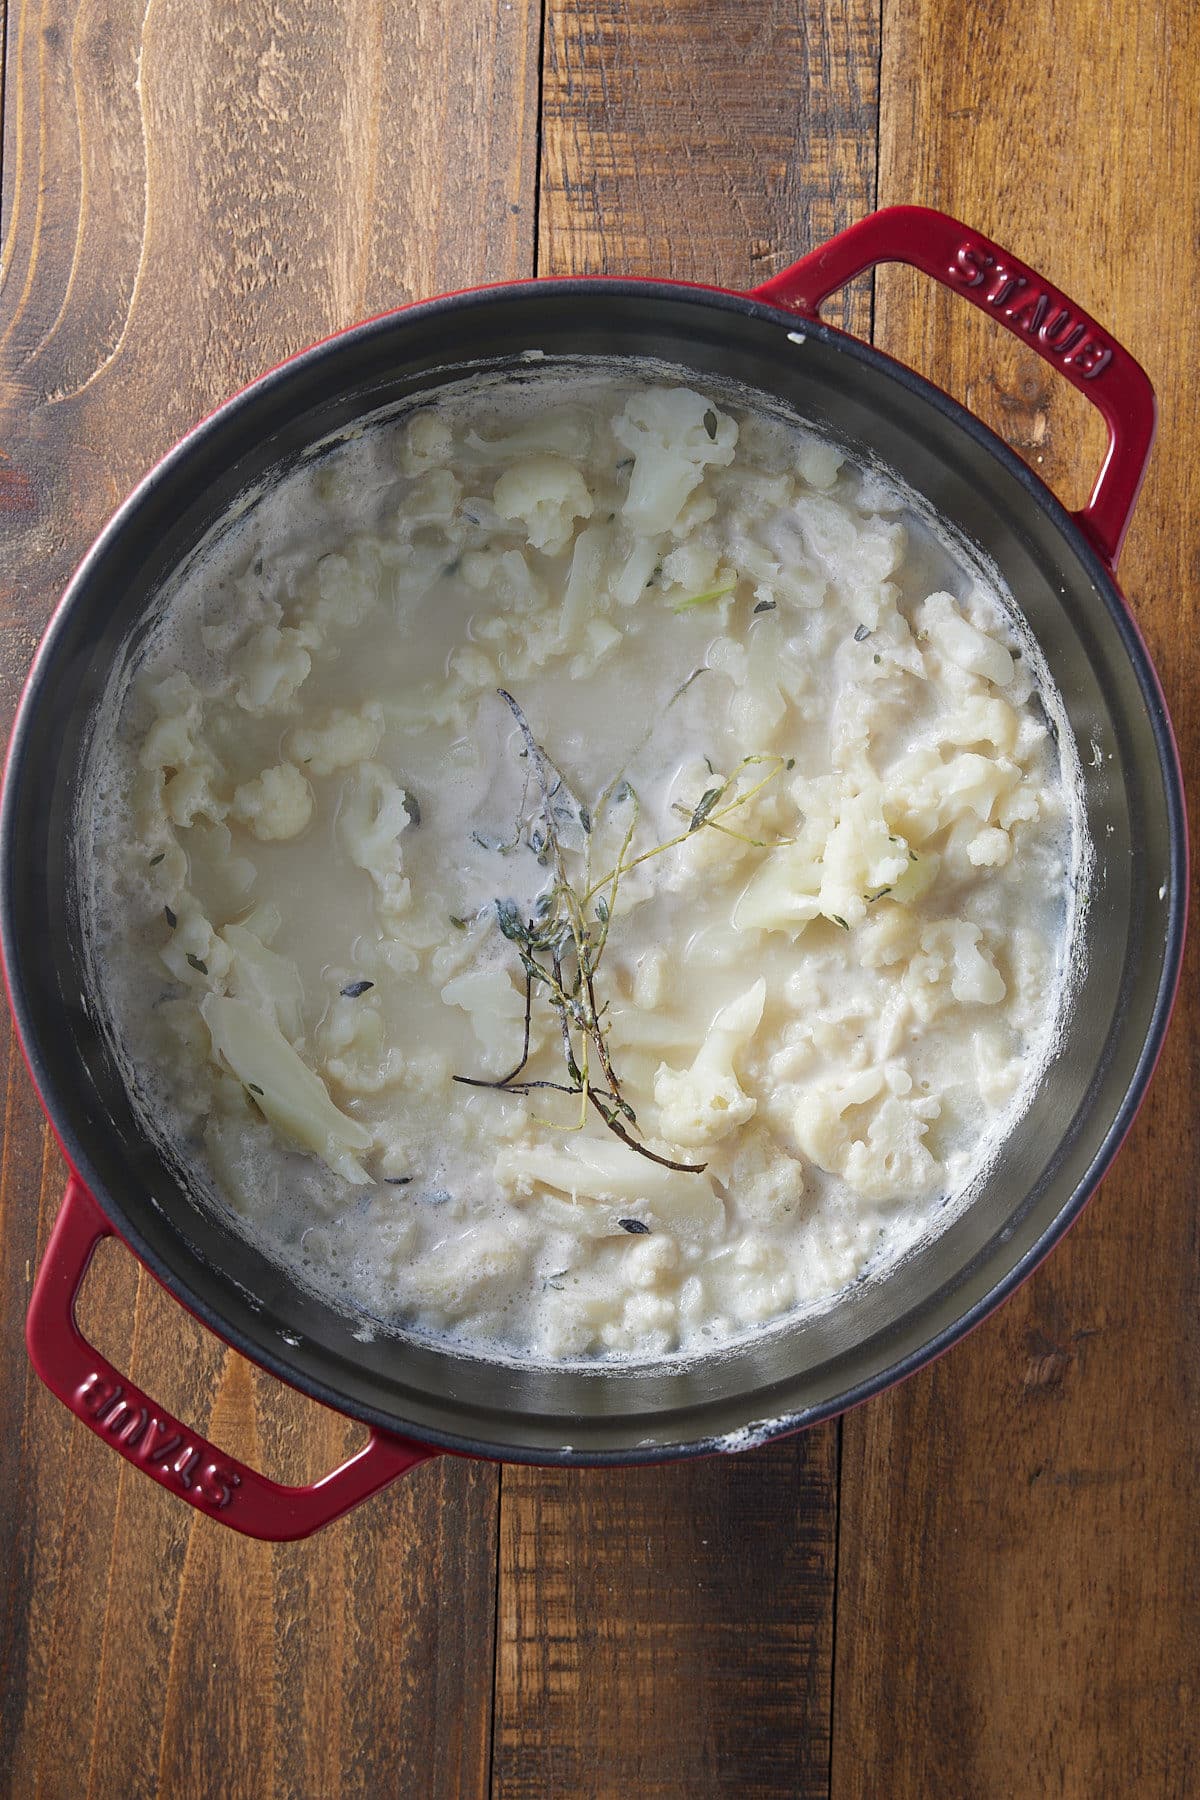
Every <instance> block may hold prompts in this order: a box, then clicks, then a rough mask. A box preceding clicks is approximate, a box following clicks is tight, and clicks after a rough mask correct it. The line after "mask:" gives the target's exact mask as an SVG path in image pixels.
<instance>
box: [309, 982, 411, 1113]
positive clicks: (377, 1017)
mask: <svg viewBox="0 0 1200 1800" xmlns="http://www.w3.org/2000/svg"><path fill="white" fill-rule="evenodd" d="M317 1048H318V1050H319V1051H320V1054H321V1058H322V1061H323V1063H324V1068H325V1073H326V1075H327V1076H328V1077H329V1079H330V1080H331V1081H333V1082H335V1083H336V1084H337V1085H338V1086H339V1087H341V1088H344V1089H345V1090H346V1091H347V1092H348V1093H352V1094H378V1093H382V1091H383V1089H384V1088H386V1087H390V1086H391V1085H392V1083H393V1082H396V1081H398V1080H400V1078H401V1076H402V1075H403V1074H404V1060H403V1058H402V1056H401V1054H400V1052H399V1050H397V1049H396V1048H395V1047H394V1046H393V1047H391V1048H389V1047H388V1045H387V1032H386V1027H385V1025H384V1020H383V1013H382V1011H381V1010H380V1008H379V1007H378V1006H377V1005H376V1004H374V997H373V996H372V997H371V998H367V997H366V996H364V995H361V994H353V993H352V992H351V993H349V994H347V993H343V994H341V995H339V997H338V999H336V1000H335V1001H334V1002H333V1005H332V1006H331V1007H330V1008H329V1011H328V1012H327V1013H326V1015H325V1018H324V1021H323V1022H322V1025H321V1029H320V1031H319V1032H318V1034H317Z"/></svg>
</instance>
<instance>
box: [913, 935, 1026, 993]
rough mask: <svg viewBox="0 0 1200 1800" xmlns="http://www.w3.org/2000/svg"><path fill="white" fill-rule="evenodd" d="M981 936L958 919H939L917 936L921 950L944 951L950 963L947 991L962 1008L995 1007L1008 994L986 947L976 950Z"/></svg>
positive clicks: (978, 947) (1002, 978)
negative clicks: (976, 1003)
mask: <svg viewBox="0 0 1200 1800" xmlns="http://www.w3.org/2000/svg"><path fill="white" fill-rule="evenodd" d="M982 937H983V933H982V931H981V930H980V929H979V927H978V925H968V924H967V923H966V922H965V921H964V920H962V919H943V920H941V921H940V922H939V923H938V924H936V925H928V926H926V928H925V930H924V931H923V932H922V933H921V948H922V949H923V950H938V951H942V952H947V951H948V953H949V955H950V958H951V960H952V963H953V973H952V975H951V979H950V992H951V993H952V994H953V995H954V998H955V999H956V1000H959V1001H961V1002H962V1003H963V1004H964V1005H969V1004H970V1003H971V1002H972V1001H978V1002H979V1004H980V1005H981V1006H995V1005H997V1004H998V1002H999V1001H1001V1000H1003V998H1004V996H1005V994H1006V993H1007V992H1008V990H1007V988H1006V987H1005V985H1004V977H1003V976H1002V975H1001V973H1000V971H999V970H998V969H997V967H996V965H995V963H994V962H993V961H992V958H991V953H990V951H989V950H988V949H987V947H986V945H985V946H983V947H982V948H981V947H980V943H981V939H982Z"/></svg>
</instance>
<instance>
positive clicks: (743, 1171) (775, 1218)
mask: <svg viewBox="0 0 1200 1800" xmlns="http://www.w3.org/2000/svg"><path fill="white" fill-rule="evenodd" d="M724 1179H725V1180H726V1183H727V1185H728V1188H729V1192H730V1195H731V1196H732V1198H733V1201H734V1204H735V1205H736V1207H737V1211H738V1215H739V1217H740V1218H743V1219H748V1220H749V1221H750V1222H751V1223H752V1224H755V1225H774V1224H777V1223H778V1222H779V1220H781V1219H783V1218H786V1217H787V1216H788V1215H789V1214H794V1213H795V1212H796V1210H797V1208H798V1207H799V1205H800V1202H801V1200H802V1199H803V1198H804V1169H803V1167H802V1165H801V1164H800V1163H798V1162H797V1161H796V1158H795V1157H794V1156H789V1155H788V1154H787V1152H786V1150H781V1149H780V1148H779V1146H778V1144H776V1143H775V1142H774V1141H773V1139H772V1138H770V1137H769V1136H766V1135H764V1134H763V1133H762V1132H761V1131H756V1134H755V1135H754V1136H753V1137H751V1138H750V1139H749V1140H748V1141H747V1142H746V1143H742V1144H739V1145H738V1147H737V1149H736V1150H735V1151H734V1154H733V1157H732V1159H731V1160H730V1162H729V1165H728V1174H727V1176H726V1177H724Z"/></svg>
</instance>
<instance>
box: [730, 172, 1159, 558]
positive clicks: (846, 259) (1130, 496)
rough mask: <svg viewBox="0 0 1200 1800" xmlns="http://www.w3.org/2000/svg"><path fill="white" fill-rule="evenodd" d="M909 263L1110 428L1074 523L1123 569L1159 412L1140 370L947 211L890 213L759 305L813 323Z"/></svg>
mask: <svg viewBox="0 0 1200 1800" xmlns="http://www.w3.org/2000/svg"><path fill="white" fill-rule="evenodd" d="M881 262H903V263H909V264H911V266H912V267H913V268H914V269H920V270H921V271H922V273H923V274H926V275H930V276H932V277H933V279H934V280H935V281H940V282H941V283H942V285H943V287H947V288H950V289H951V290H952V291H953V292H955V293H960V294H962V295H964V296H965V298H966V299H968V300H970V301H971V302H972V304H973V305H975V306H978V307H979V309H980V310H981V311H982V312H985V313H988V314H990V315H991V317H993V318H996V319H999V321H1000V323H1001V324H1002V325H1004V326H1006V327H1007V328H1008V330H1009V331H1011V332H1012V333H1013V335H1014V337H1018V338H1021V339H1022V340H1023V341H1024V342H1025V343H1028V344H1031V345H1032V346H1033V348H1034V349H1035V350H1036V351H1037V352H1038V355H1039V356H1042V357H1044V358H1045V360H1046V361H1047V362H1048V363H1049V364H1050V365H1051V367H1052V368H1056V369H1060V370H1061V371H1062V373H1063V374H1064V375H1065V376H1066V377H1067V380H1068V381H1070V382H1071V383H1072V385H1073V386H1075V387H1077V388H1078V389H1079V391H1080V393H1082V394H1086V395H1087V398H1088V399H1089V400H1090V401H1091V402H1092V404H1093V405H1094V406H1096V407H1097V408H1098V409H1099V411H1100V412H1101V414H1102V415H1103V417H1104V422H1105V424H1106V425H1107V426H1108V451H1107V454H1106V455H1105V458H1104V464H1103V467H1102V468H1101V470H1100V473H1099V475H1098V476H1097V478H1096V485H1095V487H1094V488H1093V489H1092V497H1091V499H1090V500H1089V501H1088V503H1087V505H1086V506H1085V507H1084V508H1083V510H1082V512H1077V513H1076V514H1075V518H1076V521H1077V522H1078V524H1079V526H1080V527H1081V529H1082V530H1083V532H1084V533H1085V534H1086V536H1087V537H1088V539H1089V540H1090V541H1091V543H1092V544H1093V545H1094V546H1095V548H1096V550H1097V551H1098V552H1099V554H1100V555H1101V557H1103V559H1104V561H1105V562H1106V563H1107V564H1108V566H1109V568H1110V569H1115V568H1116V565H1117V558H1118V556H1119V555H1120V554H1121V544H1122V542H1123V541H1124V537H1125V532H1126V529H1127V527H1128V525H1129V518H1130V514H1131V513H1132V512H1133V507H1134V503H1135V501H1136V500H1137V497H1138V491H1139V489H1140V488H1141V485H1142V479H1143V477H1144V475H1145V473H1146V464H1147V462H1148V460H1149V457H1150V448H1151V445H1152V444H1153V442H1154V430H1155V422H1156V418H1157V409H1156V406H1155V401H1154V389H1153V388H1152V387H1151V385H1150V380H1149V377H1148V376H1147V374H1146V371H1145V370H1144V369H1143V368H1142V367H1141V365H1140V364H1139V363H1137V362H1135V361H1134V359H1133V357H1132V356H1130V354H1129V352H1128V351H1127V350H1123V349H1122V348H1121V346H1120V344H1118V343H1117V342H1116V340H1115V338H1113V337H1112V336H1111V335H1110V334H1109V333H1108V332H1106V331H1103V330H1101V328H1100V326H1099V325H1097V324H1096V321H1095V320H1094V319H1093V318H1091V317H1090V316H1089V314H1087V313H1085V312H1084V310H1083V308H1082V307H1081V306H1076V304H1075V302H1074V301H1073V300H1069V299H1068V298H1067V296H1066V295H1065V294H1063V293H1061V292H1060V291H1059V289H1058V288H1056V287H1052V286H1051V284H1050V283H1049V282H1048V281H1046V280H1045V279H1044V277H1043V276H1041V275H1039V274H1037V273H1036V271H1035V270H1033V269H1031V268H1029V267H1028V265H1027V264H1025V263H1023V262H1019V261H1018V260H1017V258H1016V257H1015V256H1010V255H1009V253H1008V251H1007V250H1003V249H1001V247H1000V245H999V244H994V243H992V241H991V239H990V238H985V237H982V236H981V235H980V233H979V232H977V231H972V230H970V229H969V227H967V226H966V225H963V224H960V223H959V221H958V220H957V219H953V218H951V217H950V215H949V214H948V213H942V212H935V211H934V210H933V209H932V208H931V207H927V206H888V207H884V208H883V209H882V210H881V211H880V212H877V213H871V214H870V215H869V216H868V217H867V218H865V219H860V220H859V221H858V223H857V224H856V225H851V226H850V228H849V230H847V231H842V232H839V234H838V236H837V237H835V238H831V239H830V241H829V242H828V243H827V244H825V245H823V246H822V248H821V249H819V250H813V251H812V252H811V253H810V254H809V255H808V256H805V257H802V258H801V260H800V261H799V262H798V263H793V265H792V267H791V268H790V269H784V271H783V272H782V274H780V275H775V276H773V277H772V278H771V280H770V281H767V282H764V284H763V285H762V287H759V288H755V290H754V298H755V299H756V300H765V301H767V302H768V303H769V304H771V305H773V306H785V307H787V308H788V309H789V310H790V311H792V312H798V313H803V314H804V315H805V316H806V317H807V318H810V319H815V318H817V316H818V311H819V308H820V306H821V304H822V302H823V301H825V300H827V299H828V298H829V296H830V294H833V293H835V292H836V291H837V289H838V288H840V287H844V286H845V284H846V283H847V282H848V281H852V280H853V279H854V277H855V276H856V275H861V274H863V272H864V271H865V270H867V269H870V268H872V267H873V266H874V265H875V264H876V263H881Z"/></svg>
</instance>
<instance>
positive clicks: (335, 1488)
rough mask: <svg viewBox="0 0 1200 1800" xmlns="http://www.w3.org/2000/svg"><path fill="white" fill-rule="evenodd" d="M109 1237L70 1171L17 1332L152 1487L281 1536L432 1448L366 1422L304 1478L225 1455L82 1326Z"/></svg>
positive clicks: (316, 1525)
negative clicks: (274, 1476)
mask: <svg viewBox="0 0 1200 1800" xmlns="http://www.w3.org/2000/svg"><path fill="white" fill-rule="evenodd" d="M113 1236H115V1233H114V1231H113V1228H112V1226H111V1225H110V1224H109V1222H108V1220H107V1219H106V1218H105V1216H104V1214H103V1213H102V1212H101V1210H100V1208H99V1207H98V1206H97V1204H96V1202H95V1201H94V1200H93V1199H92V1196H91V1194H90V1193H89V1192H88V1190H87V1188H86V1187H85V1186H84V1185H83V1183H82V1181H80V1179H79V1177H78V1176H77V1175H72V1177H71V1179H70V1181H69V1182H68V1183H67V1191H66V1194H65V1195H64V1196H63V1203H62V1207H61V1209H60V1211H59V1215H58V1218H57V1219H56V1221H55V1224H54V1229H53V1231H52V1232H51V1234H50V1242H49V1243H48V1244H47V1246H46V1254H45V1257H44V1258H43V1260H42V1266H41V1268H40V1269H39V1270H38V1275H37V1280H36V1282H35V1283H34V1288H33V1299H32V1301H31V1302H30V1307H29V1316H28V1319H27V1320H26V1325H25V1341H26V1343H27V1344H28V1346H29V1355H30V1358H31V1360H32V1362H33V1366H34V1368H35V1369H36V1370H37V1372H38V1374H39V1375H40V1376H41V1378H42V1380H43V1381H44V1382H45V1383H46V1386H47V1387H48V1388H49V1389H50V1390H51V1392H53V1393H55V1394H57V1395H58V1397H59V1399H60V1400H61V1401H62V1402H63V1404H64V1405H66V1406H69V1407H70V1409H71V1411H72V1412H73V1413H74V1414H75V1416H76V1418H79V1419H82V1420H83V1422H84V1424H85V1425H87V1426H90V1428H91V1429H92V1430H93V1431H94V1432H95V1433H96V1436H97V1437H99V1438H102V1439H103V1440H104V1442H105V1443H107V1444H111V1446H112V1447H113V1449H114V1450H118V1451H120V1453H121V1455H122V1456H123V1457H124V1458H125V1460H126V1462H129V1463H132V1464H133V1466H134V1468H136V1469H141V1470H142V1471H143V1473H144V1474H146V1475H150V1476H152V1477H153V1479H154V1480H155V1481H157V1482H158V1483H159V1484H160V1486H162V1487H165V1488H169V1489H170V1491H171V1492H172V1493H174V1494H178V1495H179V1497H180V1498H181V1499H183V1500H188V1501H190V1502H191V1504H192V1505H193V1506H194V1507H196V1508H197V1509H198V1510H199V1511H200V1512H203V1513H207V1514H208V1516H209V1517H210V1518H213V1519H216V1520H218V1521H219V1522H220V1523H221V1524H222V1525H230V1526H232V1527H233V1529H234V1530H235V1531H241V1532H244V1533H245V1534H246V1536H247V1537H256V1538H268V1539H271V1540H272V1541H275V1542H280V1541H284V1540H287V1539H291V1538H303V1537H308V1536H309V1534H310V1533H311V1532H314V1531H318V1530H320V1528H321V1526H322V1525H328V1524H329V1523H330V1521H331V1520H333V1519H337V1518H340V1517H341V1515H342V1514H343V1513H345V1512H349V1510H350V1508H351V1507H352V1506H357V1505H358V1503H359V1501H360V1500H366V1499H368V1498H369V1497H370V1495H372V1494H374V1493H377V1492H378V1491H379V1489H380V1488H382V1487H386V1486H387V1484H388V1482H390V1481H394V1480H395V1479H396V1477H397V1476H398V1475H403V1473H404V1471H405V1470H406V1469H411V1468H412V1467H413V1466H414V1464H416V1463H419V1462H424V1461H425V1460H426V1458H427V1457H430V1456H434V1455H436V1454H437V1452H436V1451H434V1450H431V1449H430V1448H428V1446H426V1445H424V1444H414V1443H410V1442H409V1441H408V1440H407V1439H405V1438H399V1437H391V1436H390V1435H389V1434H388V1433H386V1432H383V1431H373V1432H372V1433H371V1436H370V1438H369V1440H368V1441H367V1443H366V1444H365V1445H364V1446H363V1448H362V1449H361V1450H360V1451H358V1453H357V1454H356V1455H355V1456H352V1457H350V1458H349V1459H348V1461H346V1462H344V1463H342V1464H341V1466H340V1467H339V1468H336V1469H334V1470H333V1472H332V1473H331V1474H329V1475H326V1476H324V1478H323V1479H322V1480H320V1481H317V1482H313V1483H312V1485H311V1486H306V1487H288V1486H286V1485H284V1484H283V1483H281V1482H278V1481H272V1480H270V1479H269V1477H268V1476H266V1475H261V1474H260V1473H259V1472H258V1471H257V1470H256V1469H251V1468H249V1467H248V1466H247V1464H245V1463H243V1462H239V1461H238V1459H237V1458H236V1457H233V1456H227V1455H225V1454H224V1452H223V1451H221V1450H218V1449H217V1448H216V1447H215V1445H213V1444H210V1443H209V1442H208V1441H207V1439H205V1438H203V1437H201V1436H199V1434H198V1433H197V1432H195V1431H192V1430H190V1429H189V1428H188V1427H187V1426H186V1425H184V1424H181V1422H180V1421H179V1420H178V1419H176V1418H173V1417H172V1415H171V1414H170V1413H169V1412H167V1411H165V1409H164V1408H163V1407H161V1406H159V1405H157V1403H156V1402H155V1401H153V1400H151V1399H150V1398H149V1396H148V1395H146V1394H143V1393H142V1392H141V1390H140V1389H139V1388H136V1387H135V1386H134V1385H133V1383H132V1382H131V1381H130V1380H128V1378H127V1377H126V1376H124V1375H122V1374H120V1373H119V1372H118V1370H116V1369H115V1368H114V1367H113V1365H112V1364H111V1363H110V1362H109V1361H108V1360H107V1358H106V1357H104V1356H101V1354H100V1352H99V1351H98V1350H95V1349H94V1348H93V1347H92V1345H91V1344H89V1343H88V1341H87V1339H86V1338H85V1337H84V1335H83V1333H82V1332H81V1331H80V1329H79V1324H78V1321H77V1320H76V1317H75V1303H76V1300H77V1298H78V1295H79V1290H80V1288H81V1287H82V1286H83V1280H84V1277H85V1275H86V1274H87V1271H88V1265H89V1264H90V1262H91V1260H92V1257H93V1256H94V1255H95V1253H96V1249H97V1247H98V1245H99V1244H100V1243H101V1242H102V1241H103V1240H104V1239H105V1238H106V1237H113Z"/></svg>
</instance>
